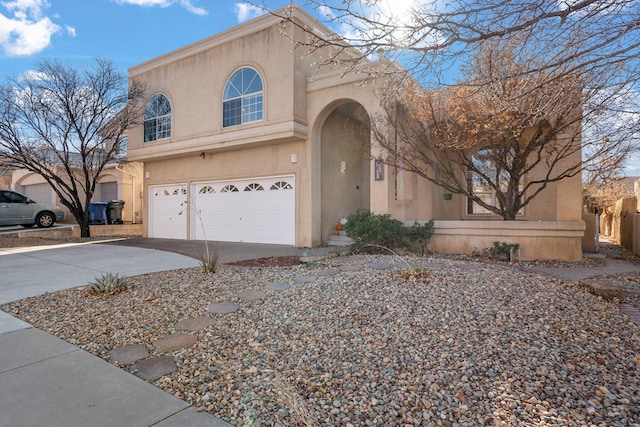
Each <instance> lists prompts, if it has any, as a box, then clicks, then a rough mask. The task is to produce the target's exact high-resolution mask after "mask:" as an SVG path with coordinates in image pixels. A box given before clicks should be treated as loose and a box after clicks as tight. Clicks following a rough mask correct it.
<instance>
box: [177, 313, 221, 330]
mask: <svg viewBox="0 0 640 427" xmlns="http://www.w3.org/2000/svg"><path fill="white" fill-rule="evenodd" d="M214 323H215V321H214V320H213V319H212V318H211V317H209V316H198V317H194V318H191V319H183V320H181V321H179V322H178V323H176V331H191V332H196V331H199V330H201V329H205V328H208V327H209V326H211V325H213V324H214Z"/></svg>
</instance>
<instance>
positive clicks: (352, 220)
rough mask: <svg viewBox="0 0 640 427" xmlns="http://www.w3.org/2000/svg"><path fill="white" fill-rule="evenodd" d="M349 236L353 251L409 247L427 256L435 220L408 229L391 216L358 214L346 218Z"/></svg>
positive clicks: (416, 224)
mask: <svg viewBox="0 0 640 427" xmlns="http://www.w3.org/2000/svg"><path fill="white" fill-rule="evenodd" d="M344 231H345V232H346V233H347V236H349V237H351V238H352V239H353V240H354V242H355V243H354V249H356V250H362V249H363V248H365V247H366V246H382V247H384V248H393V249H395V248H407V249H409V250H411V251H413V252H420V254H421V255H424V254H425V253H426V252H427V244H428V243H429V240H430V239H431V236H432V235H433V220H431V221H429V222H427V223H424V224H420V223H418V222H417V221H416V222H415V223H414V224H413V225H412V226H411V227H409V228H407V227H405V226H404V224H403V223H402V221H398V220H397V219H393V218H391V215H389V214H382V215H376V214H372V213H371V212H369V211H365V210H363V211H358V212H356V213H353V214H351V215H349V216H348V217H347V223H346V224H345V225H344Z"/></svg>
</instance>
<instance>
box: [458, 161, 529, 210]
mask: <svg viewBox="0 0 640 427" xmlns="http://www.w3.org/2000/svg"><path fill="white" fill-rule="evenodd" d="M472 161H473V164H474V166H475V168H476V169H477V170H479V171H481V172H482V174H483V175H484V176H487V177H490V179H491V182H493V183H494V184H497V186H498V187H499V188H500V190H501V191H506V190H507V186H508V184H509V174H508V173H507V172H506V171H505V170H502V169H499V168H498V167H497V166H496V164H495V162H494V161H493V159H492V158H491V152H490V151H489V150H479V151H478V152H477V153H476V154H474V156H473V158H472ZM484 176H482V175H481V174H480V173H478V172H475V171H472V170H469V171H468V172H467V187H468V189H469V191H470V192H472V193H473V194H475V195H476V196H477V197H478V198H480V199H481V200H482V201H483V202H485V203H486V204H487V205H490V206H498V199H497V196H496V189H495V188H494V187H493V186H492V185H491V184H490V183H489V181H487V179H485V178H484ZM520 186H521V188H522V182H521V183H520ZM466 214H467V215H495V213H494V212H491V211H490V210H489V209H487V208H485V207H484V206H482V205H480V204H479V203H476V202H475V201H473V200H472V199H470V198H467V209H466ZM523 214H524V211H523V209H520V211H518V215H523Z"/></svg>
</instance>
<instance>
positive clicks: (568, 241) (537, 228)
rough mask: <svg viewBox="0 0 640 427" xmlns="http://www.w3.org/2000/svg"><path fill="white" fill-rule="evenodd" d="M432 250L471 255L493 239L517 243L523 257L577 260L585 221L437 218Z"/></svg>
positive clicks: (528, 258)
mask: <svg viewBox="0 0 640 427" xmlns="http://www.w3.org/2000/svg"><path fill="white" fill-rule="evenodd" d="M434 225H435V230H434V234H433V236H432V238H431V241H430V242H429V250H431V251H433V252H435V253H448V254H472V253H474V252H481V251H483V250H484V249H487V248H490V247H491V246H493V242H506V243H518V244H519V245H520V251H521V259H522V260H523V261H533V260H561V261H578V260H580V259H581V258H582V236H583V235H584V231H585V223H584V221H575V222H564V221H435V224H434Z"/></svg>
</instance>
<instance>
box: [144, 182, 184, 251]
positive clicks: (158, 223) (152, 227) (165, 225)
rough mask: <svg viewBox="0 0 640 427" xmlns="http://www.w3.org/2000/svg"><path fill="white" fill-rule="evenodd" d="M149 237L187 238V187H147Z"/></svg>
mask: <svg viewBox="0 0 640 427" xmlns="http://www.w3.org/2000/svg"><path fill="white" fill-rule="evenodd" d="M149 205H150V206H149V237H160V238H165V239H186V238H187V216H188V214H187V185H186V184H174V185H154V186H150V187H149Z"/></svg>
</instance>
